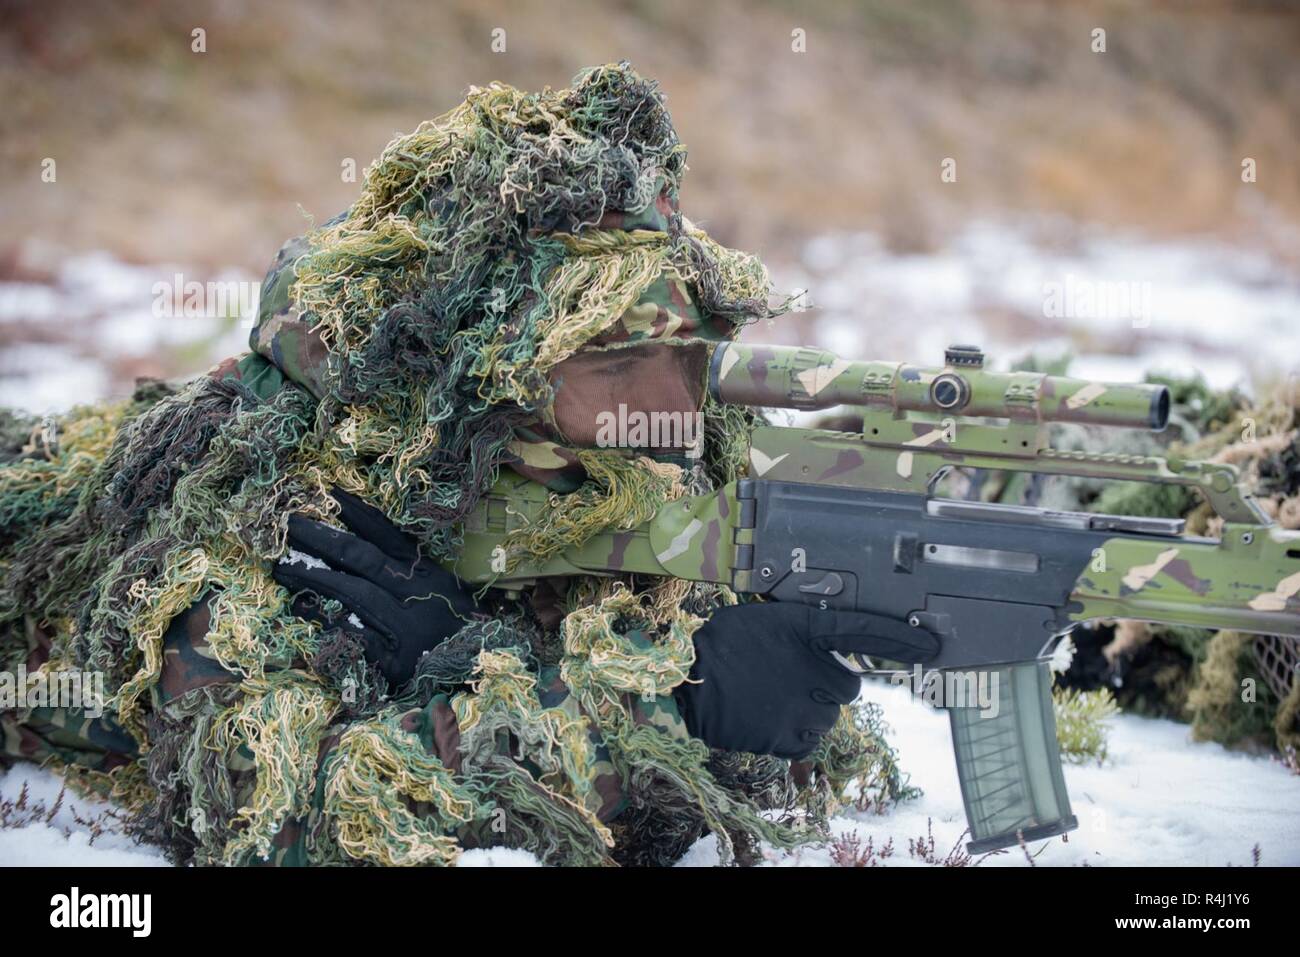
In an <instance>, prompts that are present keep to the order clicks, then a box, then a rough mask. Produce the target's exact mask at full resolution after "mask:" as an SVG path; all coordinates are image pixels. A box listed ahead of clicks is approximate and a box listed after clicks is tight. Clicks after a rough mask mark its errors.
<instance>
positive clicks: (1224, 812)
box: [679, 681, 1300, 867]
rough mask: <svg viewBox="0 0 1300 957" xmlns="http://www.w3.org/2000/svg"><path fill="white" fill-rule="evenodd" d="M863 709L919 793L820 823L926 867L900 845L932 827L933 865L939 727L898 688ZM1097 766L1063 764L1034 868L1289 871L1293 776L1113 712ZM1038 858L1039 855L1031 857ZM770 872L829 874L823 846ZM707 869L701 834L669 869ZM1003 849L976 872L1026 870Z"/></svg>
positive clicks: (779, 862)
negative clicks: (879, 723) (1057, 819)
mask: <svg viewBox="0 0 1300 957" xmlns="http://www.w3.org/2000/svg"><path fill="white" fill-rule="evenodd" d="M862 700H863V701H874V702H877V703H879V704H880V705H881V706H882V707H883V708H884V714H885V720H886V721H887V722H888V723H889V725H890V726H891V727H892V729H893V731H892V733H891V734H889V736H888V737H889V741H890V743H891V744H892V745H893V746H894V747H895V748H897V750H898V760H899V765H900V766H901V767H902V769H903V770H904V771H905V772H906V773H907V774H908V775H909V776H910V783H912V784H915V785H917V786H918V787H920V788H921V789H922V790H923V791H924V792H925V793H924V795H923V796H922V797H921V798H919V799H917V800H915V801H904V802H903V803H901V804H899V805H897V806H895V807H894V808H891V809H890V810H889V811H887V812H886V813H885V814H874V813H870V812H856V811H852V812H849V813H845V814H841V815H839V816H838V817H836V818H835V819H834V820H833V821H832V830H833V832H834V833H835V834H836V835H837V836H838V835H841V834H846V833H848V832H851V831H856V832H857V833H858V836H859V838H860V839H861V841H862V842H863V843H864V844H865V843H866V841H867V839H868V838H871V839H872V841H873V845H874V847H875V848H877V849H878V848H880V847H881V846H882V845H884V844H885V842H887V841H889V840H890V839H891V838H892V839H893V848H894V852H893V856H892V857H890V858H889V859H887V860H886V861H884V862H882V863H884V864H886V865H890V866H914V865H917V866H928V865H923V864H922V863H921V862H920V861H917V860H915V859H913V858H911V857H909V856H908V841H909V839H916V838H924V837H926V836H927V833H928V832H927V827H932V828H933V835H934V843H935V850H936V853H937V855H938V856H939V857H943V856H945V855H946V854H947V853H948V851H949V850H950V849H952V848H953V847H955V846H957V845H958V842H959V841H961V843H962V844H963V845H964V843H965V841H966V840H968V838H966V837H963V836H962V835H963V832H964V831H965V830H966V816H965V812H964V809H963V806H962V800H961V791H960V789H959V788H958V785H957V769H956V763H955V761H954V759H953V754H952V741H951V739H950V736H949V732H948V718H947V716H946V715H945V714H944V713H943V712H940V711H936V710H934V709H932V708H930V707H928V706H927V705H925V704H923V703H921V702H919V701H917V700H915V699H914V698H913V697H912V696H911V694H910V692H909V691H908V689H907V688H900V687H893V686H890V685H889V684H887V683H885V682H875V681H870V682H866V683H864V687H863V696H862ZM1110 723H1111V733H1110V739H1109V740H1110V757H1109V758H1108V759H1107V762H1106V764H1104V765H1102V766H1100V767H1098V766H1096V765H1083V766H1079V765H1071V764H1067V765H1065V783H1066V787H1067V788H1068V789H1069V792H1070V801H1071V805H1072V807H1073V809H1074V814H1075V816H1076V817H1077V818H1078V819H1079V827H1078V829H1077V830H1074V831H1071V832H1070V834H1069V841H1068V842H1066V841H1063V840H1062V839H1061V838H1055V839H1053V840H1050V841H1042V842H1037V843H1034V844H1031V845H1030V846H1029V850H1030V853H1034V854H1036V855H1037V856H1036V857H1035V858H1034V863H1035V864H1036V865H1038V866H1040V867H1041V866H1058V867H1063V866H1071V865H1082V864H1087V865H1090V866H1112V867H1120V866H1133V867H1137V866H1157V867H1159V866H1170V867H1222V866H1224V865H1226V864H1233V865H1249V864H1251V862H1252V859H1251V853H1252V848H1253V847H1254V846H1255V845H1257V844H1258V845H1259V847H1260V854H1261V863H1262V864H1265V865H1273V866H1300V813H1297V811H1300V775H1296V774H1293V773H1291V772H1290V771H1288V770H1287V769H1286V768H1285V767H1283V766H1282V764H1281V763H1280V762H1277V761H1274V760H1271V759H1269V758H1265V757H1256V756H1251V755H1247V754H1241V753H1237V752H1232V751H1228V750H1227V749H1225V748H1223V747H1222V746H1220V745H1217V744H1210V743H1200V742H1193V741H1192V740H1191V736H1190V731H1189V729H1188V726H1187V725H1184V724H1178V723H1177V722H1174V721H1164V720H1154V719H1149V718H1140V717H1136V716H1134V715H1119V716H1117V717H1115V718H1113V719H1111V722H1110ZM1040 850H1041V853H1039V851H1040ZM768 857H769V862H770V863H771V864H773V865H776V866H805V867H806V866H829V865H831V863H832V860H831V853H830V850H829V849H828V848H809V849H804V850H800V851H795V852H792V853H790V854H780V853H776V852H769V853H768ZM717 860H718V855H717V849H716V844H715V842H714V840H713V838H712V837H705V838H702V839H701V840H699V841H697V842H696V844H695V845H694V846H693V847H692V848H691V849H690V851H689V852H688V853H687V854H686V856H685V857H683V859H682V860H681V862H680V864H679V866H708V865H712V864H716V863H717ZM1026 865H1027V861H1026V860H1025V855H1024V853H1023V852H1022V851H1021V850H1019V849H1018V848H1013V849H1011V850H1008V851H1006V852H1005V853H1002V854H997V855H994V856H992V857H989V858H987V859H985V860H984V862H983V864H981V866H983V867H1018V866H1026Z"/></svg>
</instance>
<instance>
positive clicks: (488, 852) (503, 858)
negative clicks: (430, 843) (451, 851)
mask: <svg viewBox="0 0 1300 957" xmlns="http://www.w3.org/2000/svg"><path fill="white" fill-rule="evenodd" d="M456 866H457V867H541V866H542V862H541V861H539V860H538V859H537V858H536V857H535V856H534V855H532V854H530V853H529V852H528V851H520V850H514V849H511V848H508V847H484V848H475V849H474V850H471V851H465V853H463V854H461V856H460V860H458V861H457V862H456Z"/></svg>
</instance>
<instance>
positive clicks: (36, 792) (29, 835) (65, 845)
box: [0, 764, 167, 867]
mask: <svg viewBox="0 0 1300 957" xmlns="http://www.w3.org/2000/svg"><path fill="white" fill-rule="evenodd" d="M62 783H63V782H62V781H61V779H60V778H59V777H58V775H56V774H54V773H53V772H52V771H48V770H46V769H44V768H39V767H37V766H35V765H30V764H28V765H22V764H20V765H17V766H15V767H14V768H13V769H12V770H10V771H9V772H7V773H4V774H0V798H2V799H4V800H6V801H17V800H18V798H19V795H20V793H21V792H22V789H23V786H24V785H26V787H27V803H28V806H29V807H35V806H41V807H43V808H45V809H51V810H52V809H53V808H54V807H55V805H56V803H57V802H58V796H59V790H60V788H61V787H62ZM111 808H112V805H110V804H107V803H105V802H102V801H95V800H88V799H85V798H80V797H76V796H74V795H73V794H72V793H71V792H66V791H65V792H64V797H63V803H62V805H60V806H59V808H58V810H57V811H56V812H55V813H54V815H53V817H51V818H49V819H48V820H46V817H47V815H45V814H42V815H40V816H39V817H37V818H36V819H35V820H32V821H31V822H30V823H27V824H26V825H25V826H22V827H6V828H0V866H4V867H45V866H73V865H75V866H78V867H166V866H167V861H166V859H165V858H164V857H163V855H162V851H160V850H159V849H158V848H156V847H152V846H150V845H147V844H137V843H136V842H135V841H134V840H132V839H131V838H130V837H128V836H126V835H125V834H124V833H122V830H121V825H120V823H119V822H115V821H112V820H111V819H110V820H109V821H108V823H107V826H106V827H105V830H104V831H103V832H102V833H101V834H99V835H98V836H97V837H96V836H92V833H91V830H90V828H88V827H87V826H86V825H84V824H82V823H79V822H78V820H77V819H78V818H80V819H81V820H82V821H92V820H95V819H97V818H100V817H101V815H103V813H104V812H105V811H107V810H110V809H111ZM65 832H67V833H65ZM92 841H93V843H92Z"/></svg>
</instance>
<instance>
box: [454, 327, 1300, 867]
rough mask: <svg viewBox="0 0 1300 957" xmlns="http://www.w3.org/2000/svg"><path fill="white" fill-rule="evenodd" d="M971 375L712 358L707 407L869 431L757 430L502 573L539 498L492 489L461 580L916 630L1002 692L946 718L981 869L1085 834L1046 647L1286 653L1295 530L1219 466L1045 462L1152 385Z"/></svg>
mask: <svg viewBox="0 0 1300 957" xmlns="http://www.w3.org/2000/svg"><path fill="white" fill-rule="evenodd" d="M983 365H984V357H983V355H982V354H981V353H980V352H979V350H978V349H975V348H972V347H962V346H954V347H952V348H951V349H949V350H948V352H947V355H946V364H945V365H944V367H943V368H938V369H931V368H922V367H918V366H912V365H907V364H905V363H897V362H866V361H851V360H848V359H842V358H840V357H838V356H835V355H833V354H831V353H829V352H825V351H822V350H818V349H807V348H796V347H785V346H756V345H740V344H736V343H724V344H722V345H720V346H718V347H717V348H716V349H715V351H714V355H713V357H712V361H711V364H710V369H709V388H710V390H711V392H712V394H713V395H714V396H715V397H716V398H717V399H719V400H721V401H723V402H729V403H739V404H744V405H749V406H763V407H783V408H793V409H825V408H829V407H832V406H836V405H840V404H845V405H850V406H855V407H859V408H861V409H862V410H863V413H864V418H863V427H862V432H860V433H851V432H836V431H826V430H818V429H804V428H783V427H776V426H763V427H759V428H757V429H755V430H754V432H753V434H752V439H751V446H750V451H749V477H747V478H745V479H742V480H740V481H738V482H733V483H731V484H729V485H727V486H725V487H723V488H722V489H720V490H719V491H717V492H715V493H711V494H707V495H698V496H693V497H688V498H684V499H679V500H677V501H674V502H671V503H669V504H667V505H665V506H664V507H663V508H662V509H660V511H659V514H657V515H656V516H655V518H654V519H652V520H651V521H649V522H647V523H645V524H644V525H641V526H639V527H637V528H633V529H630V530H622V531H619V530H611V531H608V532H605V533H602V534H601V535H599V536H597V537H596V538H595V539H593V540H591V541H589V542H588V543H587V544H585V545H583V546H581V547H578V548H574V549H571V550H570V551H569V552H567V553H565V554H563V555H561V556H558V557H556V558H553V559H550V560H548V561H546V562H543V563H541V564H529V563H528V562H527V561H524V562H520V563H519V564H510V565H509V566H508V569H509V570H506V569H507V562H505V561H504V560H503V556H504V555H505V552H504V550H503V543H505V541H506V539H507V537H508V536H509V535H510V533H511V532H512V531H514V530H517V529H519V528H522V527H525V526H526V525H527V524H528V523H530V522H531V521H532V519H533V518H534V517H535V516H537V515H539V514H540V513H541V512H542V510H544V509H546V508H547V507H548V500H549V493H548V492H547V491H546V490H545V489H544V488H542V487H541V486H538V485H535V484H532V483H529V482H527V481H525V480H523V479H521V478H518V477H509V478H504V479H502V481H501V482H500V483H499V485H498V486H497V487H496V488H495V489H494V490H493V492H492V493H491V494H490V495H489V496H488V497H487V499H486V500H485V501H484V502H483V503H482V504H481V506H480V508H479V509H478V511H477V512H476V513H474V515H473V516H472V518H471V520H470V521H469V522H468V523H467V525H466V529H465V547H464V550H463V553H462V556H461V558H460V560H459V561H458V563H457V564H456V565H455V569H456V571H457V572H458V573H459V574H460V575H461V576H462V577H463V578H466V579H468V580H472V581H477V582H485V583H487V582H490V583H492V584H495V585H497V586H499V587H505V588H519V587H522V586H523V585H525V584H526V583H528V582H531V581H535V580H536V579H539V578H542V577H546V576H551V575H574V574H584V575H585V574H602V573H614V572H636V573H642V574H653V575H670V576H675V577H678V578H683V579H690V580H694V581H709V582H721V583H725V584H727V585H729V586H731V587H732V588H733V589H735V590H736V591H737V592H743V593H751V594H756V595H762V596H764V597H765V598H768V599H772V600H778V601H800V602H806V603H810V604H815V605H817V606H819V607H823V608H826V607H829V608H844V609H858V610H862V611H869V612H872V613H875V614H879V615H889V616H891V617H893V618H895V619H897V620H899V621H905V622H908V623H909V624H911V625H912V626H914V627H918V628H927V629H929V630H930V631H932V632H933V633H935V634H936V635H938V636H939V637H940V638H941V640H942V650H941V652H940V654H939V657H938V659H937V660H935V661H934V662H931V663H930V667H932V668H934V669H940V670H942V671H943V672H944V673H945V675H949V674H952V673H954V672H957V673H967V674H971V673H973V669H978V670H979V671H980V672H982V673H984V674H985V676H986V678H988V679H989V684H990V685H992V683H993V681H996V682H997V684H996V685H995V686H993V687H995V689H996V696H997V697H996V714H995V715H994V716H992V717H990V716H987V715H986V714H983V713H982V712H981V710H980V709H979V708H975V707H951V708H950V720H951V726H952V734H953V746H954V750H955V752H956V757H957V769H958V775H959V779H960V782H961V788H962V796H963V799H964V801H965V806H966V815H967V820H968V822H969V824H970V829H971V835H972V838H973V841H972V843H971V850H972V852H980V851H984V850H990V849H993V848H998V847H1005V846H1009V845H1012V844H1015V843H1016V842H1017V841H1018V840H1020V839H1021V838H1023V839H1024V840H1034V839H1038V838H1044V837H1050V836H1052V835H1056V834H1062V833H1064V832H1066V831H1068V830H1071V829H1072V828H1074V827H1075V826H1077V822H1076V820H1075V818H1074V816H1073V815H1072V813H1071V810H1070V803H1069V797H1068V795H1067V794H1066V791H1065V785H1064V779H1063V775H1062V772H1061V766H1060V756H1059V753H1058V751H1057V744H1056V734H1055V718H1054V715H1053V710H1052V699H1051V694H1050V688H1051V682H1052V679H1051V673H1050V670H1049V668H1048V666H1047V657H1048V656H1049V655H1050V651H1051V649H1052V647H1053V644H1054V642H1055V640H1056V639H1057V638H1058V637H1059V636H1062V635H1064V634H1065V633H1066V632H1068V631H1069V630H1070V629H1072V628H1073V627H1074V626H1075V625H1077V624H1079V623H1081V622H1086V621H1092V620H1095V619H1102V618H1134V619H1142V620H1145V621H1152V622H1163V623H1168V624H1177V625H1192V626H1200V627H1205V628H1218V629H1234V630H1239V631H1245V632H1255V633H1263V634H1277V635H1286V636H1291V637H1297V636H1300V614H1297V612H1300V532H1289V531H1284V530H1282V529H1281V528H1279V527H1278V526H1277V525H1276V524H1274V523H1273V522H1272V521H1271V520H1270V519H1269V518H1268V517H1267V515H1265V514H1264V513H1263V512H1262V511H1261V510H1260V508H1259V506H1258V505H1257V504H1256V502H1255V501H1254V500H1253V499H1252V498H1251V496H1250V494H1249V492H1248V491H1247V490H1246V489H1245V487H1244V486H1243V485H1242V484H1241V483H1240V482H1239V477H1238V474H1237V472H1236V470H1235V469H1234V468H1233V467H1232V466H1230V465H1225V464H1218V463H1210V462H1197V461H1187V460H1184V459H1181V458H1175V457H1172V456H1170V457H1168V458H1157V457H1151V456H1143V455H1127V454H1118V453H1115V454H1112V453H1101V454H1097V453H1087V452H1068V451H1059V450H1056V449H1053V448H1051V447H1050V446H1049V445H1048V441H1047V434H1048V433H1047V425H1048V423H1051V422H1078V423H1087V424H1093V425H1108V426H1120V427H1130V428H1144V429H1151V430H1155V431H1159V430H1161V429H1163V428H1164V427H1165V424H1166V421H1167V419H1168V415H1169V393H1168V390H1167V389H1166V388H1164V387H1163V386H1156V385H1112V384H1103V383H1098V382H1090V381H1086V380H1082V379H1071V378H1064V377H1058V376H1049V375H1042V374H1039V373H1032V372H1005V373H1000V372H990V371H985V370H984V368H983ZM955 466H962V467H973V468H979V469H998V470H1007V471H1012V472H1033V473H1040V474H1046V475H1074V476H1087V477H1091V478H1101V479H1111V480H1130V481H1140V482H1159V483H1172V484H1178V485H1185V486H1190V487H1193V488H1196V489H1199V490H1200V492H1201V493H1202V494H1203V495H1204V497H1205V498H1206V499H1207V500H1208V501H1209V502H1210V503H1211V505H1212V506H1213V508H1214V510H1215V511H1216V512H1217V513H1218V514H1219V515H1220V516H1221V517H1222V519H1223V522H1224V524H1223V531H1222V536H1221V538H1219V539H1209V538H1196V537H1191V536H1188V535H1186V534H1184V523H1183V521H1182V520H1174V519H1160V518H1137V517H1129V516H1118V515H1100V514H1087V513H1080V512H1061V511H1051V510H1046V509H1040V508H1030V507H1024V506H1010V505H999V504H985V503H981V502H969V501H958V500H953V499H945V498H939V497H937V496H936V495H935V494H934V488H935V485H936V483H937V480H938V479H939V478H940V476H942V475H943V474H944V473H945V472H946V471H947V470H949V469H951V468H953V467H955ZM844 663H845V664H846V666H850V667H855V668H858V669H862V668H869V667H870V666H871V663H870V662H866V661H861V660H859V661H855V662H848V661H845V662H844ZM987 710H989V711H992V710H994V709H987Z"/></svg>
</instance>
